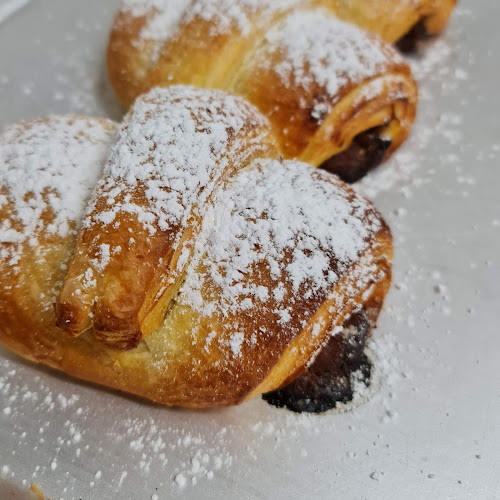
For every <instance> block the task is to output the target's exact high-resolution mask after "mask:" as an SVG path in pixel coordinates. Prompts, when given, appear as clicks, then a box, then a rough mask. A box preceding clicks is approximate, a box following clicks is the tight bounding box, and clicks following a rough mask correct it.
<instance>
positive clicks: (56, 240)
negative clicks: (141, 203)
mask: <svg viewBox="0 0 500 500" xmlns="http://www.w3.org/2000/svg"><path fill="white" fill-rule="evenodd" d="M200 93H204V94H205V95H206V98H205V100H204V101H201V102H204V103H205V106H206V113H204V114H203V113H201V112H200V113H199V114H196V113H195V111H194V108H193V101H192V99H191V97H193V96H200ZM160 96H163V98H164V101H161V99H160ZM227 99H233V100H232V103H233V105H234V106H235V107H237V108H239V113H241V114H242V115H243V116H245V115H248V114H250V112H251V107H250V106H249V105H248V104H246V103H244V102H242V101H241V100H239V99H235V98H228V97H227V96H222V95H221V93H220V92H216V91H207V90H205V91H201V90H195V89H192V88H182V87H172V88H170V89H168V90H156V91H153V93H152V94H150V95H149V96H145V97H144V98H143V101H142V104H137V105H136V106H137V107H136V108H134V110H133V111H132V112H131V115H129V117H128V118H127V119H126V120H125V122H124V124H123V125H122V126H121V128H120V129H118V126H117V125H115V124H114V123H112V122H109V121H105V120H98V119H92V118H84V117H77V116H67V117H52V118H48V119H45V120H35V121H31V122H23V123H21V124H18V125H14V126H11V127H9V128H7V130H6V131H5V132H4V133H3V134H2V135H1V136H0V146H1V147H0V174H1V176H0V179H1V181H0V221H1V222H0V272H1V273H2V277H3V279H2V281H1V282H0V341H1V342H2V343H3V344H4V345H5V346H7V347H8V348H10V349H12V350H13V351H15V352H17V353H18V354H20V355H21V356H24V357H26V358H28V359H31V360H34V361H37V362H41V363H44V364H46V365H49V366H52V367H54V368H57V369H59V370H62V371H64V372H66V373H68V374H70V375H73V376H76V377H79V378H82V379H85V380H88V381H92V382H96V383H99V384H103V385H106V386H110V387H113V388H117V389H120V390H123V391H126V392H129V393H133V394H136V395H139V396H143V397H145V398H149V399H152V400H154V401H157V402H160V403H163V404H166V405H181V406H188V407H210V406H226V405H232V404H237V403H240V402H242V401H245V400H248V399H250V398H252V397H255V396H257V395H259V394H262V393H269V392H270V391H275V390H281V389H280V388H282V387H283V386H284V385H286V384H289V383H290V382H292V381H293V380H299V379H301V377H302V380H303V377H305V376H306V374H307V367H308V366H314V365H315V363H314V359H315V358H316V356H317V355H318V353H319V352H323V351H322V349H323V347H324V346H325V345H327V346H330V351H331V352H332V353H334V351H335V349H334V347H335V346H334V345H333V344H335V342H332V341H334V340H336V338H337V337H338V335H339V332H343V333H342V334H341V335H342V336H346V335H349V332H350V331H352V329H349V328H347V327H348V326H349V325H350V324H353V321H354V323H356V318H357V317H359V316H360V315H361V316H363V317H364V318H368V320H369V321H370V323H371V324H372V325H373V323H374V321H375V320H376V316H377V315H378V311H379V310H380V307H381V305H382V302H383V299H384V296H385V294H386V292H387V289H388V286H389V283H390V276H391V261H392V238H391V234H390V231H389V228H388V227H387V225H386V224H385V222H384V221H383V219H382V217H381V216H380V214H379V213H378V212H377V211H376V210H375V208H374V207H373V206H372V205H371V203H370V202H368V201H367V200H365V199H363V198H362V197H360V196H359V195H358V194H356V193H355V192H354V191H353V190H352V189H351V188H349V187H348V186H347V185H346V184H344V183H343V182H342V181H340V180H339V179H338V178H337V177H335V176H332V175H330V174H329V173H327V172H325V171H322V170H318V169H314V168H312V167H311V166H309V165H307V164H304V163H301V162H297V161H291V160H289V161H284V160H281V159H279V158H275V157H273V150H272V148H270V147H269V145H268V143H267V141H268V138H267V136H266V133H265V130H266V122H265V119H263V118H261V121H260V127H261V130H262V131H264V133H262V135H260V136H259V132H258V130H255V131H254V134H253V135H250V141H249V151H248V152H242V149H241V148H240V147H239V145H238V146H237V144H240V141H241V144H242V143H243V142H245V141H246V138H245V139H243V138H242V137H240V138H237V133H236V132H237V130H240V131H241V130H243V128H240V129H237V128H235V130H234V131H232V132H231V134H229V135H230V136H231V137H233V138H234V145H233V147H227V148H226V149H224V148H223V147H222V146H221V145H219V146H220V147H221V151H222V150H224V151H225V154H226V155H227V160H226V161H227V163H228V164H229V163H231V162H232V164H233V165H234V164H236V163H238V161H239V159H240V158H246V159H247V160H248V161H246V160H245V164H244V165H241V167H240V168H238V169H234V168H233V171H232V173H231V175H230V176H228V177H227V179H226V180H225V181H224V182H220V183H219V186H218V187H216V188H214V190H213V192H212V193H211V194H210V195H206V198H207V201H206V203H205V205H204V209H203V214H201V215H202V217H201V224H200V227H199V230H197V235H196V237H194V236H192V240H193V243H192V249H191V251H190V252H189V255H187V256H186V257H185V258H186V260H187V265H186V267H185V271H184V273H183V274H184V279H183V280H182V281H181V283H180V284H179V285H178V290H179V291H178V293H177V294H175V295H172V296H171V297H170V301H169V305H168V310H167V311H166V313H165V314H164V315H163V316H162V317H161V318H160V319H159V322H158V324H157V326H156V327H155V328H154V329H153V330H152V331H151V333H150V334H149V335H147V336H145V337H144V338H142V340H140V342H139V343H138V345H137V347H135V348H134V349H130V350H127V351H122V350H117V349H113V348H110V347H109V346H108V345H106V344H105V343H103V342H102V339H100V338H99V335H98V334H97V332H96V331H94V330H93V328H92V327H91V328H89V329H88V330H86V331H85V332H84V333H82V334H81V335H79V336H76V337H75V336H72V335H65V334H64V333H62V332H61V331H60V329H59V328H57V326H56V310H55V309H54V307H53V303H54V301H55V299H56V297H58V296H59V294H60V293H61V291H62V290H64V287H65V286H66V285H67V283H68V280H70V281H71V280H72V279H73V278H74V277H73V276H72V274H71V269H72V265H73V264H72V263H71V260H72V259H73V260H74V259H77V260H78V259H79V258H80V257H79V252H80V251H82V252H86V251H88V248H87V246H85V245H84V246H83V247H82V246H81V245H82V242H83V243H85V241H84V239H82V234H85V232H86V230H87V229H88V227H86V226H85V224H86V222H85V221H86V220H87V218H88V217H89V214H93V213H94V210H95V208H96V207H97V204H96V200H99V199H100V193H103V192H104V191H103V186H104V185H105V184H106V182H107V181H108V180H109V179H110V177H109V175H110V166H109V165H110V162H113V161H116V162H119V160H120V159H123V158H124V157H122V156H120V155H118V156H117V151H118V150H119V149H120V148H121V149H123V150H124V151H122V153H121V154H123V155H127V154H130V155H135V156H136V160H137V164H141V163H142V168H143V172H144V178H143V179H145V178H146V176H147V175H149V174H150V173H151V167H150V163H149V162H150V161H151V159H152V158H153V157H154V156H155V155H157V158H160V157H161V158H163V159H164V161H165V162H167V161H168V160H169V156H168V151H169V148H170V143H169V142H168V139H167V136H163V137H162V138H163V139H164V140H165V142H163V143H162V144H160V143H158V144H156V143H155V147H150V146H151V143H150V142H148V141H145V142H144V144H143V146H145V147H146V150H148V151H149V152H150V155H151V158H149V157H148V158H144V157H143V156H141V155H139V154H137V153H138V151H136V150H134V149H133V146H134V145H137V143H136V142H135V141H138V142H140V141H141V139H140V137H139V136H138V135H135V134H134V133H133V130H132V129H133V128H134V127H135V125H136V124H137V123H138V124H140V129H141V132H144V131H146V130H149V133H150V134H154V133H156V131H155V127H157V126H158V125H159V121H158V120H157V119H156V118H155V117H156V111H157V110H161V109H165V108H164V107H163V106H167V107H168V106H169V105H171V104H172V103H173V102H174V101H177V104H178V106H179V108H178V111H179V114H182V115H183V116H186V115H189V114H191V120H192V121H194V122H196V123H197V125H198V128H194V129H193V128H191V127H190V125H189V123H190V122H189V120H188V122H187V123H186V124H185V130H184V137H183V140H182V141H181V142H180V143H179V144H178V145H177V148H178V149H177V151H178V154H177V156H176V162H173V163H171V168H170V169H167V170H166V171H165V175H167V176H170V178H171V179H173V178H175V175H176V173H178V171H179V170H182V165H181V164H182V162H183V161H186V162H188V161H189V158H190V157H191V155H190V154H189V152H188V151H187V150H188V149H189V148H190V144H192V145H193V148H194V145H196V144H199V143H200V141H201V139H200V137H197V134H204V135H205V136H206V137H205V139H206V141H207V143H208V144H211V145H213V144H214V141H213V137H210V136H211V135H212V134H213V133H214V129H216V130H217V131H219V132H221V133H223V131H224V130H225V129H224V126H222V125H221V124H220V122H218V121H217V118H215V117H214V116H213V113H215V111H216V110H219V111H217V112H218V113H220V114H221V115H222V116H221V121H222V122H225V120H227V114H228V113H229V111H228V110H225V113H226V114H225V115H224V111H221V110H222V107H221V106H219V105H220V104H221V103H227V102H228V101H227ZM141 106H146V107H147V109H148V112H146V113H145V114H144V115H143V118H144V123H143V122H142V121H141V120H139V121H138V122H135V121H134V119H133V118H134V113H136V114H137V113H139V110H140V109H141ZM182 106H185V110H186V113H181V112H180V109H181V108H182ZM142 109H144V108H142ZM232 111H234V113H237V111H236V110H235V109H233V110H232ZM240 116H241V115H240ZM148 119H150V120H151V123H150V127H149V128H148V127H146V125H145V123H146V122H148ZM164 119H165V121H167V122H168V121H169V120H173V122H172V124H175V123H176V122H175V120H176V116H175V114H174V115H168V116H165V117H164ZM242 123H244V120H243V119H242V120H241V121H239V120H237V119H234V120H233V125H234V126H235V127H236V126H237V125H238V124H240V125H241V124H242ZM172 124H171V125H170V126H169V127H170V130H171V131H173V130H174V129H175V126H174V125H172ZM164 127H166V125H165V126H164ZM127 134H128V135H127ZM130 134H132V135H130ZM233 134H234V135H233ZM243 135H244V133H243ZM131 137H133V138H134V139H133V140H127V138H128V139H131ZM174 137H177V136H176V135H175V133H174V132H172V140H173V138H174ZM252 141H254V143H253V144H252ZM260 142H261V144H260ZM127 149H128V152H126V151H125V150H127ZM172 151H173V150H172ZM257 152H258V153H257ZM172 154H173V152H172ZM184 155H187V157H186V156H184ZM195 155H196V153H195ZM198 158H199V160H200V162H203V161H204V162H208V160H207V159H205V158H203V157H200V156H198ZM115 168H121V166H120V165H119V164H118V163H116V164H115ZM231 168H232V167H231ZM135 173H137V172H135ZM129 174H130V175H132V174H131V173H130V172H129ZM96 185H97V188H96V189H95V191H94V193H92V189H93V187H94V186H96ZM136 188H137V189H136V191H135V192H134V191H132V192H131V200H135V199H136V198H134V197H135V195H136V194H137V193H139V195H138V197H137V199H138V200H141V197H140V195H141V194H142V193H143V191H141V186H140V185H139V184H137V185H136ZM166 192H167V193H168V190H166ZM108 194H109V192H108ZM198 196H200V197H203V195H202V193H200V192H198ZM107 201H108V202H109V203H108V209H109V207H114V206H115V205H117V204H120V203H122V202H121V201H119V198H118V193H117V194H115V198H114V199H112V200H111V199H110V198H108V200H107ZM86 207H90V208H86ZM188 212H189V210H185V213H186V214H188ZM105 213H106V212H105V211H103V212H101V214H105ZM125 213H128V214H129V215H130V214H134V213H135V212H134V211H133V210H130V211H129V212H125ZM116 217H117V219H116V220H114V222H120V223H121V222H122V220H121V219H120V217H121V214H119V213H117V214H116ZM186 217H188V216H187V215H186ZM190 217H191V215H189V217H188V220H192V219H190ZM123 220H124V225H123V232H124V234H126V237H134V238H135V233H130V232H129V231H128V228H127V224H128V223H129V222H130V220H131V219H127V218H126V217H125V218H124V219H123ZM158 221H159V218H158V220H157V221H156V223H155V224H153V222H152V221H151V220H150V219H148V218H146V219H145V224H146V227H148V225H152V226H153V227H156V226H157V225H159V224H160V223H159V222H158ZM195 224H197V222H196V221H195ZM98 229H99V230H98V231H97V233H91V234H92V236H91V237H92V238H93V237H95V235H96V234H100V235H102V237H104V236H106V237H109V240H108V241H110V247H109V253H103V252H101V255H100V256H99V259H100V260H99V262H97V263H95V262H94V263H93V262H92V260H90V261H89V262H90V265H97V266H103V265H104V264H106V266H105V267H104V268H102V269H101V268H99V273H101V274H102V273H104V272H105V271H106V270H107V269H108V266H109V268H110V273H116V274H115V275H114V280H115V281H114V282H113V283H120V284H121V286H123V287H126V288H128V289H129V290H130V292H131V294H132V295H134V291H133V288H134V287H135V283H133V278H131V275H130V274H127V273H125V274H120V271H119V266H118V264H119V262H120V260H121V259H120V251H115V250H116V245H122V243H123V241H122V240H123V238H124V237H125V236H123V235H119V234H118V233H117V232H115V231H111V232H110V233H109V234H107V229H108V228H106V227H104V228H103V227H102V226H101V227H99V228H98ZM109 229H113V230H114V229H116V228H115V227H113V225H111V226H110V227H109ZM136 229H139V230H140V229H141V228H140V227H139V226H138V227H137V228H136ZM151 234H152V235H153V236H154V235H155V234H156V233H155V232H151ZM129 235H131V236H129ZM114 238H116V239H114ZM99 241H101V240H99ZM111 241H113V242H114V244H113V246H111ZM90 243H91V242H90ZM142 250H143V249H141V248H140V247H138V248H136V251H137V253H138V254H140V252H141V251H142ZM122 251H123V250H122ZM127 251H128V250H127ZM73 255H74V257H73ZM142 258H143V259H144V261H148V262H150V263H155V262H156V260H155V258H156V257H154V258H153V257H151V256H150V255H148V254H144V255H143V256H142ZM139 261H140V259H139V258H137V260H136V261H133V264H134V265H135V264H137V263H138V262H139ZM122 262H123V265H124V267H127V266H129V265H130V263H131V261H130V260H129V259H128V258H124V259H122ZM160 264H161V263H160ZM68 268H69V272H68ZM137 275H138V276H139V279H141V270H140V269H138V270H137ZM95 277H96V276H95V274H94V275H90V273H89V275H88V276H87V279H88V280H93V279H95ZM111 278H112V277H111V276H110V280H111ZM127 280H129V281H128V282H127ZM75 293H76V291H75ZM127 307H128V304H124V308H127ZM358 323H359V321H358ZM365 323H366V321H365ZM343 327H346V328H345V329H343ZM364 331H365V333H366V328H365V330H364ZM337 347H338V343H337ZM302 385H303V384H302ZM322 387H324V384H323V385H322ZM320 389H321V388H320ZM319 392H321V391H319ZM269 397H270V398H272V397H273V393H271V395H270V396H269ZM280 398H281V399H280V404H285V403H284V397H283V394H282V393H280ZM288 398H289V400H293V399H295V401H296V405H297V406H298V407H303V406H304V404H303V402H304V396H303V390H302V392H294V390H293V387H292V388H291V389H289V390H288ZM309 399H310V398H309ZM322 408H324V402H323V401H322V400H321V401H319V402H318V404H317V405H316V406H314V408H313V409H317V410H318V409H322Z"/></svg>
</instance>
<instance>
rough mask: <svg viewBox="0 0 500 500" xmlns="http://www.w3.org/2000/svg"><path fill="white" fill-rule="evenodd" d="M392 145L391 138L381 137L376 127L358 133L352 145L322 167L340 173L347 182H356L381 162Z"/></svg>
mask: <svg viewBox="0 0 500 500" xmlns="http://www.w3.org/2000/svg"><path fill="white" fill-rule="evenodd" d="M390 145H391V140H390V139H383V138H382V137H380V135H379V132H378V130H377V129H376V128H373V129H370V130H366V131H365V132H362V133H361V134H358V135H357V136H356V137H355V138H354V139H353V141H352V143H351V145H350V146H349V147H348V148H347V149H346V150H344V151H342V152H341V153H339V154H337V155H335V156H332V157H331V158H329V159H328V160H326V161H325V162H323V163H322V164H321V165H320V168H322V169H324V170H327V171H328V172H331V173H332V174H336V175H338V176H339V177H340V178H341V179H342V180H343V181H345V182H356V181H357V180H359V179H361V177H363V176H364V175H365V174H366V173H367V172H368V171H369V170H371V169H372V168H375V167H376V166H377V165H379V164H380V162H381V161H382V159H383V158H384V155H385V153H386V151H387V150H388V149H389V147H390Z"/></svg>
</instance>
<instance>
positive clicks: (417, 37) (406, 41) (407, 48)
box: [396, 19, 430, 54]
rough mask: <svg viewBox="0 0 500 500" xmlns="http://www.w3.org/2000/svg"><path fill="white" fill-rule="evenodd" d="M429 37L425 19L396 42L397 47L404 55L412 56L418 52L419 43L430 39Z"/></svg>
mask: <svg viewBox="0 0 500 500" xmlns="http://www.w3.org/2000/svg"><path fill="white" fill-rule="evenodd" d="M429 36H430V35H429V33H428V31H427V28H426V27H425V19H421V20H420V21H419V22H418V23H417V24H415V25H414V26H413V28H412V29H411V30H410V31H408V33H406V35H404V36H403V37H402V38H400V39H399V40H398V41H397V42H396V47H397V48H398V49H399V50H400V51H401V52H403V53H404V54H412V53H415V52H416V51H417V49H418V42H420V41H421V40H425V39H427V38H429Z"/></svg>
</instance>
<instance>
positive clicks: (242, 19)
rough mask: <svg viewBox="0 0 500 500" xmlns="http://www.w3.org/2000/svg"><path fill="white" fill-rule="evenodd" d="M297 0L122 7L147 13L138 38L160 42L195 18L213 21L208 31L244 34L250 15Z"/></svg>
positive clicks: (152, 1) (152, 2) (135, 1)
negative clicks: (146, 18) (231, 31)
mask: <svg viewBox="0 0 500 500" xmlns="http://www.w3.org/2000/svg"><path fill="white" fill-rule="evenodd" d="M299 3H300V0H274V1H273V2H269V1H267V0H239V1H237V2H235V1H234V0H195V1H192V0H173V1H172V0H124V1H122V10H123V11H126V12H129V13H131V14H132V15H133V16H134V17H139V16H144V15H147V16H149V17H150V19H149V21H148V23H147V24H146V26H145V28H144V29H143V31H142V33H141V38H143V39H145V40H153V41H156V42H163V41H165V40H167V39H168V38H169V37H171V36H173V35H175V33H176V31H177V30H178V28H179V27H180V25H181V24H184V23H189V22H191V21H192V20H194V19H196V18H198V19H202V20H204V21H208V22H213V23H214V26H213V29H212V30H211V34H212V35H214V36H216V35H217V34H220V33H224V32H227V31H229V30H231V29H233V28H236V29H238V30H239V31H240V33H241V34H242V35H246V34H248V33H249V32H250V30H251V29H252V17H253V16H254V15H255V14H256V13H260V14H261V15H262V16H263V18H264V17H265V16H267V17H269V15H270V13H271V12H273V11H280V10H283V11H284V10H286V9H290V8H292V7H293V6H295V5H298V4H299Z"/></svg>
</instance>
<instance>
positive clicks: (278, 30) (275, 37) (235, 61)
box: [107, 0, 417, 182]
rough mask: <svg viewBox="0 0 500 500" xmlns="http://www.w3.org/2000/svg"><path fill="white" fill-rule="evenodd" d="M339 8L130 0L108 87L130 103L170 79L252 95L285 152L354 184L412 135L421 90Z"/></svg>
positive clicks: (119, 22) (115, 40)
mask: <svg viewBox="0 0 500 500" xmlns="http://www.w3.org/2000/svg"><path fill="white" fill-rule="evenodd" d="M323 3H325V4H326V2H323ZM333 3H334V2H333ZM344 10H345V9H344ZM334 11H335V9H332V8H327V6H326V5H323V6H315V5H314V2H304V1H298V0H279V1H276V2H264V1H262V0H252V1H240V2H238V1H234V0H232V1H229V0H215V1H210V2H208V1H207V0H194V1H192V2H189V1H185V0H184V1H182V0H177V1H175V2H154V3H151V2H148V1H130V0H129V1H127V2H125V3H124V4H123V5H122V8H121V10H120V11H119V12H118V14H117V16H116V18H115V21H114V24H113V28H112V32H111V36H110V41H109V46H108V55H107V63H108V70H109V75H110V79H111V83H112V85H113V87H114V89H115V91H116V93H117V95H118V97H119V98H120V100H121V101H122V102H123V103H124V104H125V105H126V106H129V105H130V104H131V103H132V102H133V101H134V100H135V98H136V97H137V96H138V95H140V94H141V93H143V92H146V91H148V90H149V89H151V88H153V87H155V86H168V85H172V84H191V85H195V86H199V87H208V88H219V89H223V90H225V91H227V92H230V93H234V94H236V95H240V96H242V97H245V98H246V99H248V100H249V101H250V102H251V103H253V104H254V105H256V106H257V107H258V108H259V110H260V111H261V112H262V113H263V114H264V115H265V116H266V117H267V118H268V119H269V120H270V122H271V125H272V128H273V132H274V135H275V137H276V139H277V142H278V147H279V149H280V152H281V153H282V154H283V156H284V157H285V158H295V159H299V160H301V161H306V162H308V163H311V164H313V165H315V166H323V167H324V168H326V169H328V170H330V171H332V172H334V173H337V174H339V175H340V176H341V177H342V178H343V179H344V180H346V181H349V182H352V181H355V180H357V179H359V178H360V177H362V176H363V175H364V174H365V173H366V172H367V171H368V170H369V169H370V168H373V167H374V166H376V165H377V164H378V163H380V161H382V160H383V159H385V158H388V157H389V156H390V154H391V153H392V152H393V151H394V150H395V149H397V148H398V146H399V145H400V144H401V143H402V142H403V141H404V140H405V138H406V137H407V135H408V133H409V130H410V127H411V125H412V123H413V120H414V117H415V108H416V104H417V87H416V83H415V81H414V80H413V77H412V75H411V71H410V69H409V67H408V65H407V64H406V63H405V62H404V61H403V59H402V58H401V56H400V55H399V53H398V52H397V51H396V50H395V49H394V48H393V47H392V46H390V45H388V44H385V43H384V42H383V41H382V40H381V39H380V38H379V37H377V36H376V35H374V34H369V33H367V32H365V31H363V30H361V29H360V28H358V27H356V26H354V25H353V24H350V23H346V22H344V21H341V20H340V19H338V18H337V17H335V14H334Z"/></svg>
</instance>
